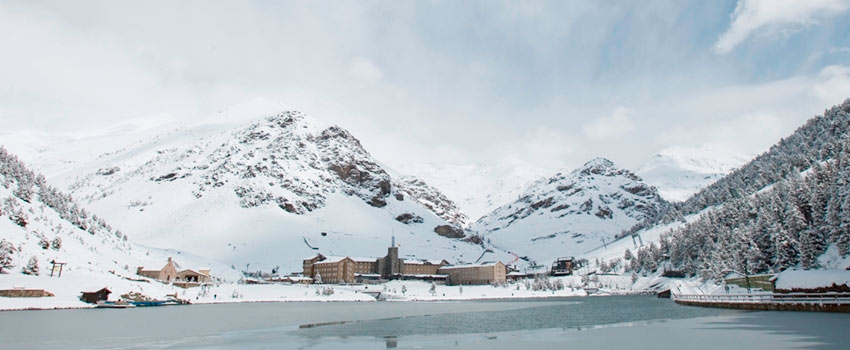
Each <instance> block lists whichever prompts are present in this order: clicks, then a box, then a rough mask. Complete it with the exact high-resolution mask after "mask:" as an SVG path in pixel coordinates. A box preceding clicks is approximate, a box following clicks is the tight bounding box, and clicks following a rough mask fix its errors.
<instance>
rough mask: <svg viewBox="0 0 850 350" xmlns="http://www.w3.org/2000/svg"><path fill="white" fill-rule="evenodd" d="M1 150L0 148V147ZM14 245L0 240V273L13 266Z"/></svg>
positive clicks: (0, 149)
mask: <svg viewBox="0 0 850 350" xmlns="http://www.w3.org/2000/svg"><path fill="white" fill-rule="evenodd" d="M0 151H2V148H0ZM15 251H17V249H15V246H14V245H12V243H9V241H7V240H5V239H3V240H0V273H3V272H4V270H8V269H11V268H13V267H15V264H14V262H13V259H12V256H13V254H15Z"/></svg>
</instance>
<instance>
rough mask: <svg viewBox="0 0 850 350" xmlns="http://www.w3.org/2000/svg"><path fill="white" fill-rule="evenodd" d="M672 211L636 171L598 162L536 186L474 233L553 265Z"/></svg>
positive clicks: (487, 218) (482, 221)
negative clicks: (555, 259)
mask: <svg viewBox="0 0 850 350" xmlns="http://www.w3.org/2000/svg"><path fill="white" fill-rule="evenodd" d="M668 207H669V204H668V203H666V201H664V200H663V199H662V198H661V196H659V195H658V193H657V192H656V190H655V189H654V188H653V187H652V186H650V185H648V184H646V183H643V182H642V181H641V180H640V178H638V177H637V176H635V175H634V174H633V173H632V172H630V171H628V170H625V169H620V168H618V167H617V166H616V165H615V164H614V163H613V162H611V161H610V160H607V159H604V158H595V159H592V160H591V161H589V162H587V163H585V164H584V165H583V166H582V167H580V168H578V169H576V170H573V171H571V172H569V173H564V172H560V173H558V174H555V175H554V176H552V177H549V178H547V179H543V180H539V181H537V182H535V183H534V184H532V185H531V186H529V187H528V188H527V190H526V191H524V192H523V193H522V194H521V196H520V197H519V199H517V200H516V201H514V202H513V203H509V204H506V205H504V206H502V207H499V208H497V209H496V210H494V211H492V212H491V213H489V214H487V215H485V216H484V217H482V218H481V219H479V220H478V221H477V222H476V223H475V224H474V225H473V226H472V228H473V230H476V231H478V232H481V233H482V234H484V235H485V237H487V238H488V239H490V241H491V242H492V243H493V244H494V245H495V246H497V247H504V249H511V250H512V251H513V252H515V253H517V254H519V255H527V256H529V257H531V258H532V259H535V260H537V261H538V262H548V261H551V260H552V259H554V258H556V257H558V256H569V255H580V254H581V253H583V252H585V251H587V250H590V249H593V248H596V247H597V246H600V245H602V244H603V240H605V241H608V242H610V241H611V240H613V238H614V237H615V236H616V235H617V234H619V233H621V232H622V231H624V230H626V229H628V228H630V227H631V226H633V225H634V224H636V223H638V222H640V221H642V220H645V219H650V218H653V217H655V216H656V215H659V214H660V213H661V212H662V211H664V210H667V209H668Z"/></svg>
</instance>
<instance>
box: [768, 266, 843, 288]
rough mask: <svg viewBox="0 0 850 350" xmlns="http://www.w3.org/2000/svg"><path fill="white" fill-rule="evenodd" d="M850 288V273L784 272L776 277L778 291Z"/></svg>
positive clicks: (834, 271)
mask: <svg viewBox="0 0 850 350" xmlns="http://www.w3.org/2000/svg"><path fill="white" fill-rule="evenodd" d="M833 284H835V285H837V286H840V285H847V286H850V271H847V270H808V271H796V270H790V271H783V272H781V273H779V274H778V275H776V289H786V290H791V289H813V288H821V287H832V285H833Z"/></svg>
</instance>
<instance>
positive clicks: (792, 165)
mask: <svg viewBox="0 0 850 350" xmlns="http://www.w3.org/2000/svg"><path fill="white" fill-rule="evenodd" d="M848 134H850V99H847V100H845V101H844V103H842V104H840V105H838V106H835V107H832V108H830V109H829V110H826V111H825V112H824V114H823V115H822V116H816V117H814V118H812V119H810V120H809V121H807V122H806V124H804V125H803V126H801V127H799V128H798V129H797V130H796V131H794V133H793V134H791V135H790V136H788V137H786V138H783V139H782V140H780V141H779V142H778V143H777V144H775V145H773V146H772V147H771V148H770V150H768V151H767V152H765V153H763V154H761V155H759V156H758V157H756V158H755V159H753V160H751V161H750V162H748V163H747V164H745V165H743V166H741V167H740V168H738V169H737V170H735V171H734V172H732V173H731V174H729V175H728V176H726V177H724V178H722V179H720V180H718V181H717V182H714V183H713V184H711V185H709V186H708V187H706V188H704V189H702V190H700V191H699V192H698V193H696V194H695V195H693V196H692V197H690V198H688V200H687V201H685V202H684V203H680V204H677V207H679V208H680V209H681V211H682V213H683V214H693V213H697V212H700V211H701V210H703V209H705V208H708V207H710V206H714V205H718V204H722V203H725V202H728V201H730V200H733V199H737V198H742V197H746V196H749V195H752V194H753V193H755V192H756V191H759V190H760V189H762V188H764V187H766V186H769V185H771V184H774V183H776V182H779V181H781V180H784V179H787V178H789V177H790V176H794V175H795V174H798V173H799V172H800V171H801V170H803V169H808V168H810V167H811V166H813V165H815V164H817V163H820V162H823V161H825V160H828V159H833V158H834V157H835V156H836V154H837V151H838V148H839V147H840V145H841V144H842V143H843V140H844V139H845V138H846V137H847V135H848Z"/></svg>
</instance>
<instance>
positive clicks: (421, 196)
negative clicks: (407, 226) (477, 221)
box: [395, 176, 469, 227]
mask: <svg viewBox="0 0 850 350" xmlns="http://www.w3.org/2000/svg"><path fill="white" fill-rule="evenodd" d="M395 181H396V182H395V187H396V188H397V189H398V190H399V191H400V192H403V193H407V196H408V197H410V198H411V199H413V200H414V201H416V202H418V203H419V204H421V205H422V206H423V207H425V208H427V209H428V210H430V211H432V212H433V213H434V214H436V215H437V216H439V217H440V218H442V219H443V220H446V221H448V222H449V223H451V224H453V225H456V226H459V227H464V226H466V225H467V224H468V223H469V217H467V216H466V214H464V213H463V212H462V211H461V210H460V208H458V206H457V205H456V204H455V203H454V202H453V201H452V200H451V199H449V198H448V197H446V196H445V195H444V194H443V193H442V192H440V191H439V190H437V189H436V188H433V187H431V186H429V185H428V184H427V183H425V181H422V180H420V179H418V178H415V177H413V176H403V177H401V178H400V179H397V180H395Z"/></svg>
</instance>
